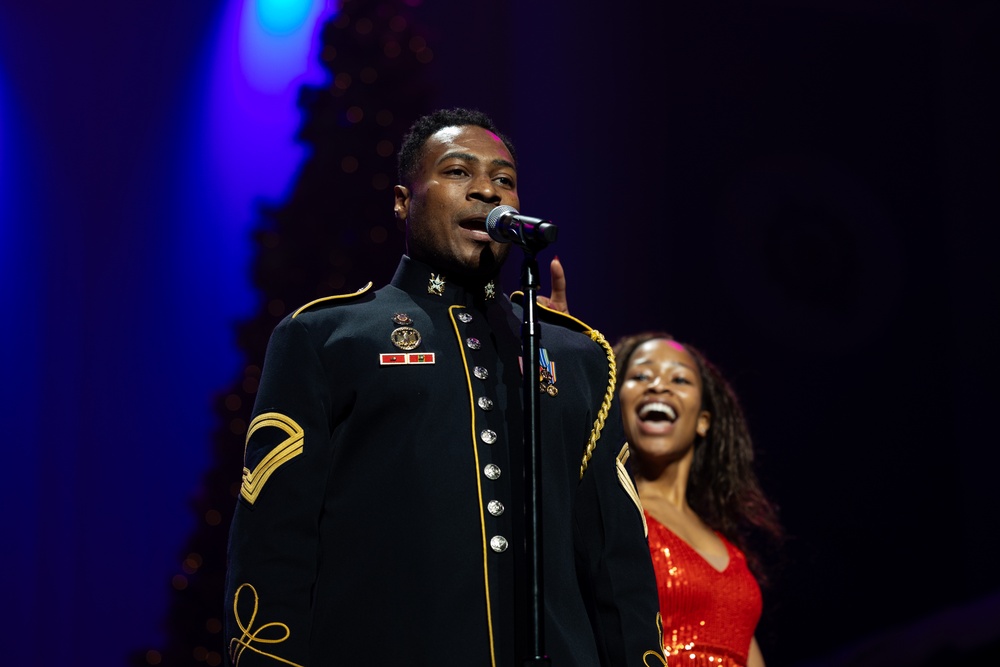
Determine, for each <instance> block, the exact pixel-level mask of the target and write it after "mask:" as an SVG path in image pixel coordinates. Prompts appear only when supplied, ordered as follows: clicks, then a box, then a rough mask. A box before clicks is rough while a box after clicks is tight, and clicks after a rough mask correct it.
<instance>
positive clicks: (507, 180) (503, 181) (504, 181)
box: [496, 176, 514, 187]
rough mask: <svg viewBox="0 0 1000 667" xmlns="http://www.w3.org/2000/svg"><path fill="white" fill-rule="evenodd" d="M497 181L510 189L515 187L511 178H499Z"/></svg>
mask: <svg viewBox="0 0 1000 667" xmlns="http://www.w3.org/2000/svg"><path fill="white" fill-rule="evenodd" d="M496 180H497V182H499V183H501V184H503V185H506V186H508V187H512V186H513V185H514V179H513V178H511V177H510V176H497V178H496Z"/></svg>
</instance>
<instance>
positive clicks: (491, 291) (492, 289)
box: [483, 280, 497, 300]
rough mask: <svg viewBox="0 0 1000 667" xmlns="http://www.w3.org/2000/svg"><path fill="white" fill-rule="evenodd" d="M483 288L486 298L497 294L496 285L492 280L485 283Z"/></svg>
mask: <svg viewBox="0 0 1000 667" xmlns="http://www.w3.org/2000/svg"><path fill="white" fill-rule="evenodd" d="M483 289H484V290H485V292H486V299H487V300H489V299H492V298H493V297H495V296H496V295H497V286H496V285H494V284H493V281H492V280H491V281H489V282H488V283H486V286H485V287H484V288H483Z"/></svg>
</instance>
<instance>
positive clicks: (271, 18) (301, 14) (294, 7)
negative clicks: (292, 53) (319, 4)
mask: <svg viewBox="0 0 1000 667" xmlns="http://www.w3.org/2000/svg"><path fill="white" fill-rule="evenodd" d="M312 4H313V0H257V18H258V20H259V21H260V25H261V27H263V28H264V30H266V31H267V32H269V33H271V34H273V35H289V34H291V33H293V32H295V31H296V30H298V29H299V28H301V27H302V26H303V25H304V24H305V23H306V19H308V18H309V14H310V10H311V9H312Z"/></svg>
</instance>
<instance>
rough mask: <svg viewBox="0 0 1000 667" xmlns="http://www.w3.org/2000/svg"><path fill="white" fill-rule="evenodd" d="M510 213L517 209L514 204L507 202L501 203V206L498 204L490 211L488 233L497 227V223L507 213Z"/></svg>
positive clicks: (487, 224)
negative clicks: (509, 204)
mask: <svg viewBox="0 0 1000 667" xmlns="http://www.w3.org/2000/svg"><path fill="white" fill-rule="evenodd" d="M508 213H517V209H516V208H514V207H513V206H507V205H506V204H501V205H500V206H497V207H496V208H494V209H493V210H492V211H490V212H489V215H487V216H486V231H487V233H489V232H490V231H491V230H494V229H496V228H497V223H498V222H500V218H502V217H503V216H505V215H507V214H508ZM490 236H493V234H492V233H490Z"/></svg>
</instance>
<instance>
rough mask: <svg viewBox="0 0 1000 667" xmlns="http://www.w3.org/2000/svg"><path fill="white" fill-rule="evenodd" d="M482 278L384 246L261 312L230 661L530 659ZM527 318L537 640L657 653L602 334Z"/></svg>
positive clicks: (516, 371)
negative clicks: (266, 338) (336, 277)
mask: <svg viewBox="0 0 1000 667" xmlns="http://www.w3.org/2000/svg"><path fill="white" fill-rule="evenodd" d="M492 287H493V286H492V283H490V284H489V285H483V284H481V283H480V284H475V285H460V284H458V283H456V282H454V281H449V280H448V279H447V277H444V276H441V275H440V274H437V273H435V272H432V271H431V269H430V268H429V267H427V266H426V265H423V264H421V263H419V262H416V261H414V260H411V259H409V258H407V257H404V258H403V260H402V262H401V263H400V266H399V269H398V270H397V272H396V275H395V277H394V278H393V280H392V282H391V284H390V285H388V286H386V287H383V288H382V289H379V290H377V291H371V290H368V289H366V290H362V291H360V292H358V293H356V294H353V295H347V296H345V297H331V298H328V299H321V300H319V301H318V302H313V303H312V304H309V305H307V306H304V307H303V308H300V309H299V310H298V311H296V312H295V313H293V314H291V315H289V316H288V317H286V318H285V319H284V320H283V321H282V322H281V323H280V324H279V325H278V326H277V327H276V329H275V331H274V333H273V334H272V337H271V340H270V342H269V344H268V349H267V354H266V358H265V363H264V366H263V371H262V377H261V382H260V387H259V390H258V394H257V399H256V402H255V405H254V416H253V420H252V422H251V424H250V426H249V428H248V434H247V444H246V455H245V468H244V472H243V482H242V487H241V493H240V497H239V499H238V501H237V508H236V514H235V517H234V519H233V523H232V527H231V532H230V542H229V570H228V575H227V591H226V607H227V621H226V643H227V647H226V648H227V650H228V653H229V657H230V660H231V661H232V663H233V664H234V665H237V666H238V667H254V666H257V665H267V666H269V667H275V666H277V665H302V666H305V665H309V666H310V667H317V666H323V667H327V666H334V665H336V666H348V667H353V666H355V665H369V664H399V665H460V666H463V667H464V666H475V667H478V666H484V667H486V666H489V667H497V666H503V667H513V666H514V665H520V664H521V661H522V660H523V659H524V658H525V657H528V656H529V655H530V652H529V649H530V647H529V646H527V645H526V636H527V628H528V627H529V626H528V618H529V617H528V614H527V609H528V607H527V605H528V603H529V602H530V599H529V596H528V592H527V590H526V588H525V572H526V563H525V556H524V553H523V551H524V548H523V545H524V539H525V525H524V518H523V509H522V508H523V492H524V481H523V473H522V470H523V466H524V460H523V459H524V453H523V449H524V445H523V439H524V438H523V434H522V430H523V425H522V424H523V422H522V394H521V392H522V381H521V369H520V365H521V364H520V358H519V351H520V347H521V340H520V336H521V334H520V331H521V314H520V308H519V307H518V306H517V305H515V304H512V303H511V301H510V300H508V299H507V298H506V297H504V296H503V295H500V294H495V293H490V292H492ZM539 310H541V309H539ZM547 317H552V318H555V319H557V320H560V321H561V325H553V324H548V323H544V322H543V323H542V325H541V334H540V345H541V347H542V348H543V350H544V355H543V356H544V358H545V360H546V361H548V362H549V364H548V367H547V369H546V372H547V375H546V374H545V373H542V372H539V377H540V381H539V391H540V392H543V393H541V394H540V415H541V417H540V419H541V449H542V457H541V467H542V475H543V477H542V501H541V505H542V526H543V533H542V549H543V552H542V553H543V558H544V570H543V573H544V574H543V583H544V588H543V595H544V601H545V614H544V617H545V621H544V635H543V637H544V640H543V646H544V648H545V649H546V653H547V654H548V655H549V656H550V658H551V660H552V664H553V666H554V667H575V666H591V665H594V666H596V665H637V666H639V665H647V664H649V665H653V664H656V665H661V664H662V662H655V661H654V660H650V661H649V662H648V663H647V662H646V661H645V660H647V659H648V658H649V657H650V655H652V654H659V651H660V642H659V638H658V636H657V609H658V602H657V597H656V588H655V582H654V575H653V570H652V565H651V561H650V558H649V551H648V547H647V543H646V539H645V533H644V522H643V518H642V514H641V510H640V508H639V504H638V498H637V496H636V495H635V493H634V487H633V486H632V483H631V481H630V479H629V477H628V475H627V473H625V469H624V458H625V456H627V454H623V445H624V438H623V436H622V431H621V423H620V414H619V413H618V403H617V400H614V391H613V384H614V376H613V368H614V366H613V360H612V359H613V357H612V355H611V350H610V347H608V346H607V344H606V343H603V338H602V337H601V336H600V334H598V333H596V332H591V330H589V329H588V328H587V327H586V326H585V325H583V324H582V323H579V322H578V321H576V320H573V319H572V318H570V317H567V316H562V315H555V314H552V315H547ZM408 348H409V349H408ZM552 387H554V388H555V389H554V390H553V389H552ZM650 652H652V653H650Z"/></svg>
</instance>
